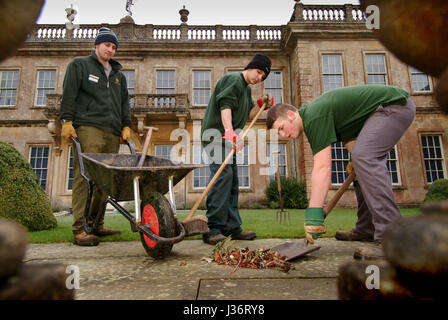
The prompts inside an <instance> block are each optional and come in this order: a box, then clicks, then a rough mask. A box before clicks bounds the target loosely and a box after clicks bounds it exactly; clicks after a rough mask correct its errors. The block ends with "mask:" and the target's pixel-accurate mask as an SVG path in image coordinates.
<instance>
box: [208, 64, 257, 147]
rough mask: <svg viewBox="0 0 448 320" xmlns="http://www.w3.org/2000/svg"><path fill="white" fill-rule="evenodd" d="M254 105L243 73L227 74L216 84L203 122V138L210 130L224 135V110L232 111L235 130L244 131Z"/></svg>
mask: <svg viewBox="0 0 448 320" xmlns="http://www.w3.org/2000/svg"><path fill="white" fill-rule="evenodd" d="M254 105H255V102H254V101H253V99H252V90H251V88H250V86H249V85H248V84H247V82H246V80H244V76H243V74H242V72H230V73H227V74H225V75H224V76H223V77H222V78H221V79H220V80H219V81H218V83H217V84H216V86H215V89H214V90H213V93H212V96H211V97H210V101H209V103H208V106H207V110H206V111H205V115H204V120H203V121H202V127H201V137H202V138H203V139H204V132H205V131H206V130H208V129H217V130H219V131H220V133H221V136H222V135H223V134H224V127H223V124H222V120H221V110H223V109H231V110H232V126H233V129H234V130H237V129H243V128H244V126H245V124H246V122H247V119H249V114H250V111H251V110H252V108H253V107H254ZM209 142H210V141H202V144H203V145H207V144H208V143H209Z"/></svg>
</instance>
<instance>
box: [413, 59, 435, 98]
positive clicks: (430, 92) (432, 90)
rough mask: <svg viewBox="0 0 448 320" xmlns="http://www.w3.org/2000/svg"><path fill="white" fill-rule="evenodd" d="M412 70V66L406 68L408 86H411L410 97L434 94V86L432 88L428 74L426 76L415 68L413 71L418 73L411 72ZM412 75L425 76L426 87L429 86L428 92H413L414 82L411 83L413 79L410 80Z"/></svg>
mask: <svg viewBox="0 0 448 320" xmlns="http://www.w3.org/2000/svg"><path fill="white" fill-rule="evenodd" d="M412 68H414V67H412V66H408V72H409V84H410V86H411V94H412V95H429V94H432V93H433V92H434V86H433V83H432V77H431V76H430V75H429V74H426V73H424V72H422V71H420V70H418V69H417V68H414V69H415V70H416V71H418V72H412ZM414 74H422V75H425V76H426V77H427V79H428V85H429V91H419V90H415V89H414V81H413V79H412V76H413V75H414Z"/></svg>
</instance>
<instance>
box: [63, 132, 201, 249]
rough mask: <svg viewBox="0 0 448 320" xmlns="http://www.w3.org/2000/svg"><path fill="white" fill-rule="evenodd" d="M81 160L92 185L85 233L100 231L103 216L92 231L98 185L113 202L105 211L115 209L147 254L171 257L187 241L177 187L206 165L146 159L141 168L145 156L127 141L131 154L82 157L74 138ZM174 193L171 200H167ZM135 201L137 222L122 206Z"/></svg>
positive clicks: (82, 173) (86, 210) (89, 187)
mask: <svg viewBox="0 0 448 320" xmlns="http://www.w3.org/2000/svg"><path fill="white" fill-rule="evenodd" d="M71 140H72V141H73V143H74V145H75V147H76V151H77V154H78V162H79V168H80V174H81V176H82V177H83V178H84V179H85V180H86V181H87V184H88V188H87V189H88V190H87V192H88V197H87V202H86V207H85V211H84V230H85V231H86V232H87V233H88V234H91V233H93V231H94V230H96V227H97V223H98V218H99V216H100V215H99V214H97V215H96V219H95V220H94V222H93V224H92V225H89V224H88V223H87V221H88V220H89V219H88V218H89V211H90V203H91V200H92V194H93V188H94V185H95V186H96V187H98V188H99V189H101V190H102V191H103V192H105V193H106V194H107V195H108V197H107V199H106V200H105V202H104V204H103V207H102V209H103V210H105V208H106V205H107V204H108V203H110V204H111V205H112V206H113V207H114V208H115V209H117V211H118V212H119V213H121V214H122V215H123V216H124V217H125V218H126V219H127V220H129V222H130V224H131V229H132V231H133V232H140V239H141V242H142V244H143V247H144V248H145V250H146V252H147V254H148V255H149V256H151V257H153V258H163V257H165V256H167V255H168V254H169V253H170V252H171V249H172V247H173V245H174V244H175V243H178V242H180V241H182V240H183V239H184V238H185V229H184V227H183V225H182V224H181V223H180V222H179V221H178V220H177V217H176V214H175V213H176V206H175V204H174V192H173V188H174V186H175V185H176V184H177V183H178V182H180V181H181V180H182V179H183V178H184V177H185V176H186V175H187V174H188V173H189V172H190V171H192V170H194V169H197V168H201V167H203V165H191V164H184V163H182V162H177V161H171V160H168V159H164V158H159V157H154V156H149V155H146V156H145V157H144V161H143V164H142V165H141V166H139V160H140V158H141V157H140V155H137V154H135V151H134V149H133V147H132V146H131V145H130V144H129V142H127V141H126V144H127V145H128V147H129V149H130V151H131V154H109V153H82V152H81V145H80V143H79V142H78V140H76V139H74V138H73V137H71ZM167 192H168V193H169V197H170V200H168V199H167V198H166V197H165V196H164V194H166V193H167ZM121 201H134V204H135V217H134V216H132V215H131V214H130V213H129V212H128V211H127V210H126V209H125V208H123V207H122V206H121V205H120V204H119V203H118V202H121Z"/></svg>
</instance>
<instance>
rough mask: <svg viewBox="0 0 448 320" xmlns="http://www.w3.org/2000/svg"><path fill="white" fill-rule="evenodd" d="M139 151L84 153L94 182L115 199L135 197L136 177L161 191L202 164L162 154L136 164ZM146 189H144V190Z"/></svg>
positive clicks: (162, 192)
mask: <svg viewBox="0 0 448 320" xmlns="http://www.w3.org/2000/svg"><path fill="white" fill-rule="evenodd" d="M139 158H140V155H137V154H108V153H84V154H83V159H84V165H85V167H86V169H87V172H88V174H89V176H90V177H91V179H92V180H94V181H95V184H96V185H97V186H98V188H100V189H101V190H103V191H104V192H105V193H107V194H108V195H109V196H110V197H111V198H114V199H115V200H116V201H130V200H134V189H133V180H134V178H135V177H139V178H140V185H141V186H140V189H141V190H142V189H143V191H152V190H157V191H158V192H160V193H161V194H165V193H167V192H168V191H169V185H168V182H169V178H170V177H173V186H175V185H176V184H177V183H178V182H179V181H181V180H182V179H183V178H184V177H185V176H186V175H187V174H188V173H189V172H190V171H191V170H194V169H196V168H200V167H202V166H201V165H188V164H183V163H181V162H175V161H171V160H167V159H163V158H158V157H153V156H146V158H145V161H144V162H143V166H142V167H141V168H138V167H136V166H137V163H138V160H139ZM142 193H143V192H142Z"/></svg>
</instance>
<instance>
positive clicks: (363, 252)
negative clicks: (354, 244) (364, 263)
mask: <svg viewBox="0 0 448 320" xmlns="http://www.w3.org/2000/svg"><path fill="white" fill-rule="evenodd" d="M353 258H355V259H357V260H374V259H383V258H384V252H383V246H382V245H381V241H375V244H373V245H371V246H366V247H359V248H356V249H355V253H354V255H353Z"/></svg>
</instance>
